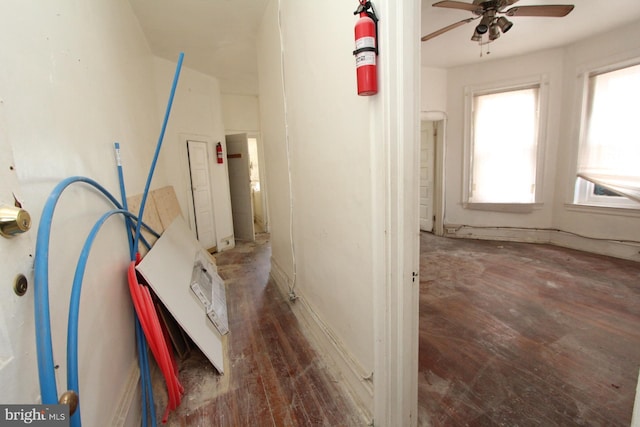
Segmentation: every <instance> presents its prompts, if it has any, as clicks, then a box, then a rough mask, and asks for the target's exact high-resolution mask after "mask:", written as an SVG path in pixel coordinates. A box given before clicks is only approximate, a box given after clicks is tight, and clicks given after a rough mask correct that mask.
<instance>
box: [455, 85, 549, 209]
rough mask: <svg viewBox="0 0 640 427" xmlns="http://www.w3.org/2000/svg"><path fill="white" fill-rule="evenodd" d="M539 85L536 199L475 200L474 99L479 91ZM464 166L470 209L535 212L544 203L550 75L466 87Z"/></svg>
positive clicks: (465, 201) (466, 200)
mask: <svg viewBox="0 0 640 427" xmlns="http://www.w3.org/2000/svg"><path fill="white" fill-rule="evenodd" d="M532 87H537V88H538V132H537V144H536V145H537V155H536V180H535V189H534V201H533V202H532V203H476V202H471V201H470V197H471V188H472V187H471V186H472V182H471V181H472V178H473V171H472V167H473V159H472V156H473V99H474V97H475V96H478V95H486V94H491V93H499V92H509V91H515V90H520V89H527V88H532ZM464 97H465V100H464V104H465V105H464V167H463V189H462V205H463V207H465V208H467V209H479V210H490V211H500V212H517V213H526V212H531V211H533V210H534V209H536V208H539V207H540V206H541V205H542V200H543V182H544V157H545V147H546V141H547V117H548V110H549V75H548V74H540V75H536V76H530V77H525V78H522V79H515V80H511V81H508V82H501V83H492V84H487V85H477V86H466V87H465V88H464Z"/></svg>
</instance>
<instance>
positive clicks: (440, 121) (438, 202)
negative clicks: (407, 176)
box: [419, 112, 446, 236]
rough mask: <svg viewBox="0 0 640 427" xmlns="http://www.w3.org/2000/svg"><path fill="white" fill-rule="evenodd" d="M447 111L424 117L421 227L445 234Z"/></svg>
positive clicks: (437, 233) (422, 116)
mask: <svg viewBox="0 0 640 427" xmlns="http://www.w3.org/2000/svg"><path fill="white" fill-rule="evenodd" d="M445 127H446V118H445V114H444V113H443V112H428V113H427V112H423V113H422V115H421V120H420V201H419V203H420V230H422V231H427V232H430V233H433V234H435V235H437V236H442V235H443V234H444V226H443V224H444V153H445V150H444V138H445Z"/></svg>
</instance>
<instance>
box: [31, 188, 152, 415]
mask: <svg viewBox="0 0 640 427" xmlns="http://www.w3.org/2000/svg"><path fill="white" fill-rule="evenodd" d="M76 182H84V183H86V184H89V185H91V186H93V187H94V188H96V189H97V190H98V191H100V192H101V193H102V194H103V195H104V196H106V197H107V199H109V201H111V203H113V205H114V206H115V207H116V208H118V209H122V206H121V205H120V203H119V202H118V201H117V200H116V199H115V197H113V195H111V193H109V192H108V191H107V190H106V189H105V188H104V187H103V186H101V185H100V184H98V183H97V182H96V181H94V180H92V179H90V178H86V177H82V176H73V177H69V178H66V179H64V180H62V181H60V182H59V183H58V185H56V186H55V187H54V189H53V191H52V192H51V194H50V195H49V197H48V198H47V201H46V203H45V205H44V208H43V210H42V217H41V218H40V224H39V226H38V236H37V239H36V250H35V260H34V291H33V297H34V306H35V309H34V317H35V330H36V352H37V360H38V378H39V380H40V395H41V400H42V403H43V404H45V405H52V404H56V403H58V390H57V386H56V380H55V368H54V362H53V345H52V342H51V316H50V312H49V240H50V237H51V223H52V221H53V213H54V211H55V207H56V204H57V202H58V200H59V199H60V196H61V194H62V192H63V191H64V190H65V189H66V188H67V187H68V186H69V185H71V184H73V183H76ZM143 225H144V226H145V228H147V229H148V230H149V231H150V232H151V233H152V234H154V235H155V236H158V237H159V235H158V233H156V232H155V231H152V230H151V229H150V228H149V227H148V226H147V225H146V224H143Z"/></svg>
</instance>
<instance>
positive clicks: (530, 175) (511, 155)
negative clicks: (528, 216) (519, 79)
mask: <svg viewBox="0 0 640 427" xmlns="http://www.w3.org/2000/svg"><path fill="white" fill-rule="evenodd" d="M541 86H542V84H541V82H540V81H538V82H535V83H531V82H528V83H526V84H520V85H517V86H510V87H508V88H499V89H488V90H487V89H485V90H475V91H467V115H468V130H467V138H468V144H467V145H468V147H467V150H468V151H467V152H468V155H467V157H468V159H467V162H468V165H467V168H466V169H467V171H466V172H467V178H466V182H467V183H468V187H467V188H466V201H467V206H468V207H472V208H473V207H478V206H486V205H487V204H493V205H495V206H494V207H497V205H501V207H502V209H506V210H508V206H509V205H510V206H513V207H514V208H515V207H516V206H518V205H519V206H524V205H533V204H534V203H536V202H537V201H538V199H539V195H540V191H539V185H538V182H539V181H540V173H539V170H540V167H541V165H540V163H541V161H540V160H539V159H540V158H541V150H540V147H541V144H540V143H539V140H540V139H541V138H540V134H541V132H540V129H542V126H541V120H540V117H541V114H540V111H541V108H540V106H541V105H542V104H543V103H542V102H541V99H542V95H543V93H542V89H541ZM475 205H477V206H475Z"/></svg>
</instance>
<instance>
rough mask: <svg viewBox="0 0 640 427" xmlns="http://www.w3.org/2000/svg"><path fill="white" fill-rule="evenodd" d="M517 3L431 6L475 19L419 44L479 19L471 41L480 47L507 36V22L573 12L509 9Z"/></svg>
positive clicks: (498, 0)
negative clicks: (467, 12) (517, 17)
mask: <svg viewBox="0 0 640 427" xmlns="http://www.w3.org/2000/svg"><path fill="white" fill-rule="evenodd" d="M517 2H518V0H473V3H465V2H461V1H453V0H446V1H439V2H436V3H434V4H433V7H444V8H448V9H461V10H468V11H469V12H471V13H473V14H474V15H476V16H474V17H472V18H467V19H463V20H462V21H458V22H456V23H453V24H451V25H447V26H446V27H443V28H440V29H439V30H437V31H434V32H433V33H431V34H427V35H426V36H424V37H422V38H421V39H420V40H422V41H423V42H424V41H427V40H431V39H432V38H434V37H437V36H439V35H441V34H444V33H446V32H447V31H450V30H453V29H454V28H458V27H460V26H462V25H464V24H467V23H469V22H471V21H474V20H476V19H480V23H479V24H478V25H477V26H476V28H475V30H474V31H473V35H472V36H471V40H472V41H477V42H479V43H480V44H486V43H491V42H492V41H494V40H495V39H497V38H498V37H500V33H501V32H502V33H506V32H507V31H509V30H510V29H511V27H513V23H512V22H511V21H509V19H507V16H508V17H513V16H540V17H557V18H560V17H563V16H567V15H568V14H569V12H571V11H572V10H573V8H574V6H573V5H569V4H548V5H536V6H513V7H511V8H509V9H506V10H505V8H507V7H509V6H512V5H513V4H515V3H517ZM485 34H487V39H488V40H486V41H484V42H483V40H482V39H483V36H484V35H485Z"/></svg>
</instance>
